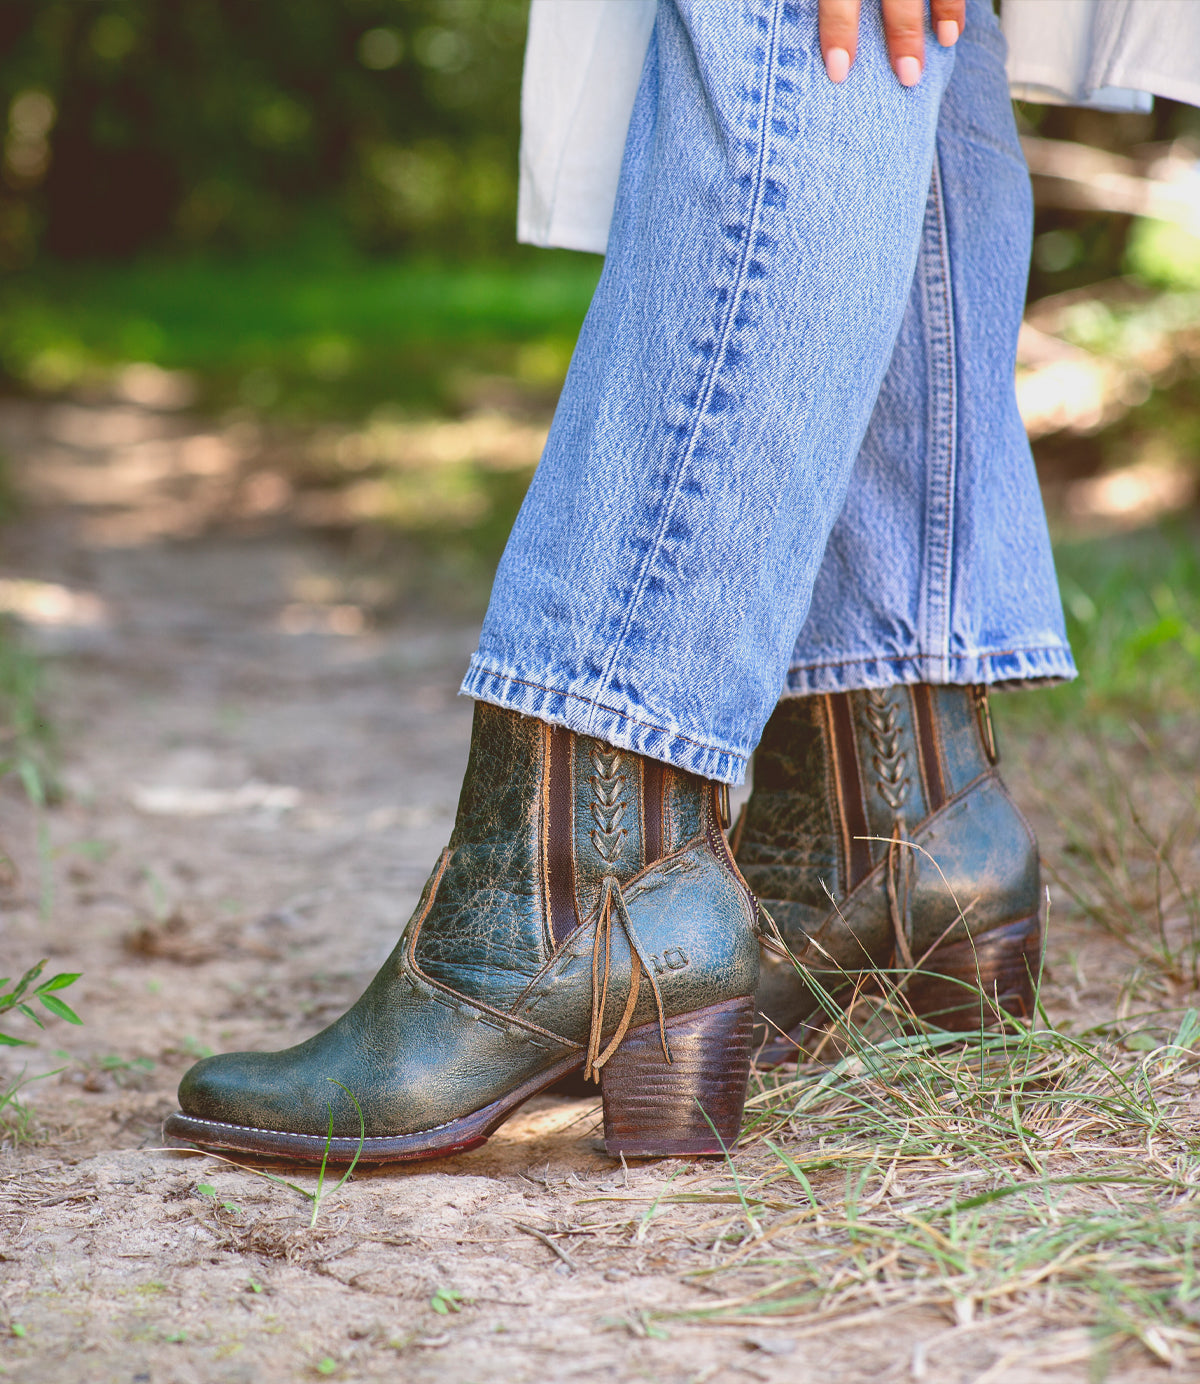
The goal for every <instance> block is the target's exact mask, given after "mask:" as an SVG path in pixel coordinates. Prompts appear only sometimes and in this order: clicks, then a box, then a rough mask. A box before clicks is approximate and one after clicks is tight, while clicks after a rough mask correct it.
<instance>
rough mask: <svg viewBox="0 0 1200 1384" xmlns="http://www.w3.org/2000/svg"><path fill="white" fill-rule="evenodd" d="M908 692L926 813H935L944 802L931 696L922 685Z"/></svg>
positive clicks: (944, 795) (944, 796)
mask: <svg viewBox="0 0 1200 1384" xmlns="http://www.w3.org/2000/svg"><path fill="white" fill-rule="evenodd" d="M909 690H910V691H911V693H912V702H913V715H914V719H915V721H916V724H917V749H918V750H919V751H920V755H921V777H922V779H924V781H925V799H926V802H927V803H928V804H929V806H928V809H927V810H928V811H929V812H936V811H937V810H938V809H939V808H940V807H941V806H942V805H943V803H945V801H946V774H945V770H944V769H943V767H942V755H941V748H940V746H939V744H938V730H937V716H936V714H935V712H934V707H933V692H932V691H931V690H930V688H929V687H928V686H927V685H926V684H925V683H918V684H917V685H916V686H915V687H912V688H910V689H909Z"/></svg>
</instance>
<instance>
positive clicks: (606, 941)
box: [583, 875, 671, 1081]
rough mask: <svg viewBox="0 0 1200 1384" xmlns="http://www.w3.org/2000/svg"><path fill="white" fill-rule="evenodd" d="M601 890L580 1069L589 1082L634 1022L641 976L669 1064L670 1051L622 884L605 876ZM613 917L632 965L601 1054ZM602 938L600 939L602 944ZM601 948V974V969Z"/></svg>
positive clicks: (658, 1001) (663, 1015)
mask: <svg viewBox="0 0 1200 1384" xmlns="http://www.w3.org/2000/svg"><path fill="white" fill-rule="evenodd" d="M602 888H603V892H602V894H601V898H600V913H599V916H598V917H597V919H596V933H595V936H594V937H593V939H592V1026H591V1030H590V1032H589V1033H588V1048H587V1061H586V1062H585V1063H584V1068H583V1075H584V1078H585V1079H590V1080H592V1081H599V1080H600V1068H601V1067H603V1066H604V1064H605V1063H606V1062H607V1061H608V1059H609V1058H610V1057H611V1056H612V1055H613V1053H614V1052H616V1050H617V1049H618V1048H619V1047H620V1045H621V1039H622V1038H624V1037H625V1035H626V1033H628V1031H629V1025H630V1024H631V1023H632V1022H633V1014H634V1010H635V1009H636V1008H637V1002H638V994H639V993H640V991H641V988H642V976H643V975H645V977H646V979H647V980H648V981H649V982H650V988H651V990H653V992H654V1003H655V1005H656V1006H657V1008H658V1036H659V1038H660V1040H661V1042H662V1050H663V1057H665V1058H666V1060H667V1061H668V1062H670V1061H671V1049H670V1047H669V1046H668V1044H667V1025H666V1012H665V1011H664V1009H663V999H662V992H661V991H660V990H659V988H658V981H657V980H655V978H654V968H653V966H651V965H650V962H649V959H648V958H647V956H646V954H645V952H644V950H643V949H642V944H641V942H640V941H639V939H638V936H637V933H636V932H635V931H634V928H633V921H632V919H631V918H630V916H629V910H628V909H627V908H626V907H625V900H624V898H623V897H622V895H621V885H620V883H619V881H618V880H617V878H616V876H615V875H605V876H604V880H603V885H602ZM614 914H615V915H616V918H617V921H618V922H619V923H620V924H621V928H622V930H623V931H624V933H625V937H626V939H627V940H628V942H629V952H630V960H631V962H632V963H633V966H632V974H631V976H630V980H629V994H628V996H627V997H626V1000H625V1010H624V1013H623V1014H622V1015H621V1018H620V1022H619V1023H618V1024H617V1028H616V1032H615V1033H614V1034H613V1036H612V1037H611V1038H610V1039H609V1041H608V1046H607V1047H606V1048H604V1050H603V1051H601V1048H600V1045H601V1042H602V1041H603V1038H602V1034H603V1028H604V1011H605V1008H606V1006H607V1003H608V975H609V969H610V966H611V964H612V931H613V915H614ZM601 938H603V942H602V941H601ZM602 948H603V958H604V968H603V975H602V974H601V966H600V960H601V949H602Z"/></svg>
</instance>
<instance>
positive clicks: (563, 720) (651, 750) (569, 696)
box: [458, 658, 748, 788]
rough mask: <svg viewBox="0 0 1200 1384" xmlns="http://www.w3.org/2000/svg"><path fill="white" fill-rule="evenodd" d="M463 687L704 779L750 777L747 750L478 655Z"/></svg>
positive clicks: (472, 693)
mask: <svg viewBox="0 0 1200 1384" xmlns="http://www.w3.org/2000/svg"><path fill="white" fill-rule="evenodd" d="M458 690H459V694H460V695H461V696H464V697H474V698H475V699H476V700H478V701H481V702H491V703H492V704H493V705H494V706H503V707H507V708H508V710H509V711H518V712H520V713H521V715H522V716H536V717H537V719H538V720H539V721H547V722H549V723H550V724H551V725H554V726H566V727H567V729H568V730H573V731H575V732H576V734H578V735H593V736H595V737H596V738H597V739H598V740H604V741H606V742H607V743H608V744H610V745H617V746H619V747H620V748H621V749H624V750H632V751H633V752H634V753H635V754H644V755H646V756H647V758H649V759H660V760H662V762H663V763H664V764H671V765H673V766H674V767H675V768H676V769H684V770H686V771H687V772H688V773H689V774H698V775H699V776H700V777H701V778H706V779H716V780H717V781H718V782H720V783H727V784H729V785H730V786H731V787H734V788H736V787H737V786H738V785H739V784H741V783H742V782H744V781H745V777H746V767H747V764H748V759H747V757H746V756H745V755H741V754H738V753H736V752H735V751H733V750H729V749H722V748H720V747H719V746H716V745H708V744H705V743H704V742H703V741H700V740H693V739H691V738H689V737H688V736H686V735H683V734H681V733H680V732H679V731H678V730H671V729H669V728H668V727H665V726H659V725H656V724H654V723H653V722H652V721H650V720H649V719H648V718H646V717H644V716H643V715H641V714H639V713H638V712H637V711H636V710H621V709H619V708H617V707H613V706H606V705H603V704H601V703H599V702H597V701H595V700H594V699H593V698H590V697H587V696H585V695H583V694H582V693H576V692H562V691H559V690H558V689H557V688H554V687H547V686H545V685H544V684H542V683H538V682H532V681H530V680H528V679H525V678H519V677H516V676H515V675H513V674H510V673H501V672H498V671H496V670H495V669H492V668H489V667H487V665H486V664H483V663H481V662H479V661H478V659H477V658H472V660H471V665H470V667H469V668H468V669H467V675H466V677H465V678H463V681H462V686H461V687H460V688H459V689H458Z"/></svg>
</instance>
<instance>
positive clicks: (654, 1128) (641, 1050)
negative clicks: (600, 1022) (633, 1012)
mask: <svg viewBox="0 0 1200 1384" xmlns="http://www.w3.org/2000/svg"><path fill="white" fill-rule="evenodd" d="M666 1028H667V1042H668V1044H669V1045H670V1048H671V1057H672V1061H671V1062H669V1063H668V1062H667V1061H666V1060H665V1059H664V1057H663V1051H662V1044H661V1042H660V1040H659V1033H658V1025H657V1024H643V1025H641V1027H640V1028H634V1029H630V1031H629V1033H628V1034H627V1035H626V1036H625V1041H624V1042H623V1043H622V1044H621V1046H620V1047H619V1048H618V1049H617V1051H616V1052H615V1053H613V1055H612V1057H611V1058H610V1059H609V1060H608V1062H607V1063H606V1064H605V1066H604V1067H603V1068H602V1069H601V1073H600V1089H601V1092H602V1093H603V1096H604V1147H605V1148H606V1149H607V1150H608V1152H609V1153H611V1154H613V1155H617V1154H621V1153H623V1154H626V1155H627V1156H629V1157H636V1158H669V1157H672V1156H674V1155H678V1154H720V1153H724V1152H725V1149H730V1148H732V1147H733V1145H734V1144H735V1143H736V1142H737V1137H738V1133H739V1131H740V1130H741V1124H742V1105H743V1103H744V1102H745V1099H746V1082H747V1081H748V1080H749V1076H750V1042H751V1038H752V1036H753V1033H754V1000H753V998H752V997H750V996H746V997H744V998H742V999H737V1000H726V1001H724V1003H722V1004H713V1005H709V1007H708V1008H707V1009H696V1010H693V1011H692V1013H690V1014H681V1015H679V1016H678V1017H677V1018H674V1019H669V1020H668V1021H667V1025H666ZM706 1115H707V1117H708V1118H707V1119H705V1116H706ZM710 1120H711V1121H712V1124H710V1123H709V1121H710ZM714 1126H715V1133H714ZM722 1145H724V1147H722Z"/></svg>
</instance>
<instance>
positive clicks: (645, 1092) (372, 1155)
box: [163, 996, 754, 1167]
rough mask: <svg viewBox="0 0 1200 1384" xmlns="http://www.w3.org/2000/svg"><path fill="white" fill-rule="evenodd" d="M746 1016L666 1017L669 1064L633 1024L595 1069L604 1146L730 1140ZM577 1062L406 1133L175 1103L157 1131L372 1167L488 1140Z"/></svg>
mask: <svg viewBox="0 0 1200 1384" xmlns="http://www.w3.org/2000/svg"><path fill="white" fill-rule="evenodd" d="M753 1025H754V1000H753V998H752V997H749V996H746V997H743V998H740V999H736V1000H726V1001H723V1002H722V1003H720V1004H715V1005H710V1006H708V1007H707V1008H706V1009H700V1010H694V1011H692V1012H691V1013H688V1014H681V1015H678V1016H677V1017H676V1018H674V1019H669V1020H668V1021H667V1024H666V1031H667V1039H668V1042H669V1044H670V1047H671V1049H672V1057H673V1058H674V1059H675V1060H674V1061H673V1062H672V1063H671V1064H670V1065H669V1066H668V1064H667V1063H666V1062H665V1061H664V1060H663V1055H662V1050H661V1047H660V1037H659V1031H658V1025H657V1024H643V1025H641V1026H640V1027H639V1028H634V1029H631V1030H630V1031H629V1033H628V1034H626V1036H625V1039H624V1041H623V1042H622V1043H621V1046H620V1047H619V1048H618V1049H617V1051H616V1052H615V1053H614V1054H613V1056H612V1058H611V1059H610V1061H609V1062H608V1065H607V1066H605V1067H604V1069H603V1070H602V1072H601V1094H602V1095H603V1099H604V1134H605V1138H604V1145H605V1148H606V1150H607V1151H608V1152H609V1153H610V1154H612V1155H613V1156H614V1157H619V1156H620V1155H621V1154H625V1155H626V1156H627V1157H630V1158H664V1157H671V1156H676V1155H687V1156H704V1155H716V1156H719V1155H722V1154H724V1153H725V1152H726V1151H727V1150H728V1149H729V1148H731V1147H732V1146H733V1145H734V1144H735V1143H736V1142H737V1136H738V1133H739V1130H740V1126H741V1117H742V1104H743V1102H744V1100H745V1095H746V1082H747V1079H748V1077H749V1070H750V1040H751V1035H752V1032H753ZM582 1066H583V1058H582V1056H575V1055H573V1056H571V1057H568V1058H564V1059H562V1060H561V1061H559V1062H557V1063H555V1064H554V1065H553V1066H552V1067H548V1068H547V1069H546V1070H545V1071H543V1072H539V1073H538V1075H537V1076H535V1077H531V1078H530V1079H529V1080H528V1081H525V1082H523V1083H522V1084H521V1085H520V1086H516V1087H514V1088H513V1090H511V1091H510V1092H508V1093H507V1094H506V1095H504V1096H501V1097H500V1099H498V1100H495V1101H492V1102H491V1103H490V1104H489V1105H485V1106H482V1107H481V1108H480V1109H479V1110H476V1111H473V1112H472V1113H471V1114H470V1115H463V1116H461V1117H460V1118H459V1119H456V1120H449V1121H447V1122H446V1123H445V1124H442V1125H436V1126H434V1127H433V1128H431V1129H422V1130H417V1131H415V1132H414V1133H412V1134H395V1135H370V1136H367V1137H365V1138H361V1139H360V1138H349V1137H345V1136H341V1135H338V1136H334V1137H333V1138H327V1137H326V1136H324V1135H319V1134H290V1133H288V1132H287V1131H284V1130H275V1129H259V1128H257V1127H255V1126H253V1125H236V1124H225V1123H222V1122H220V1121H217V1120H202V1119H198V1118H197V1117H196V1116H194V1115H185V1114H183V1112H182V1111H180V1112H177V1113H176V1114H174V1115H170V1116H168V1117H167V1119H166V1121H165V1122H164V1124H163V1137H164V1138H165V1139H169V1140H173V1141H175V1142H178V1143H181V1144H191V1145H198V1146H199V1147H201V1148H208V1149H221V1150H225V1151H229V1152H233V1153H242V1154H247V1155H249V1156H251V1157H255V1158H271V1159H283V1160H286V1161H288V1162H294V1163H321V1162H328V1163H331V1164H335V1165H344V1164H348V1163H351V1162H354V1161H355V1159H356V1158H357V1162H358V1164H359V1165H360V1166H364V1167H373V1166H375V1165H378V1164H382V1163H406V1162H415V1161H417V1160H420V1159H430V1158H450V1157H453V1156H454V1155H455V1154H458V1153H466V1152H467V1151H468V1150H470V1149H475V1148H478V1147H479V1146H480V1145H481V1144H484V1143H486V1142H487V1140H488V1137H489V1136H490V1135H492V1134H494V1133H495V1131H496V1130H497V1129H498V1128H499V1127H500V1126H501V1125H502V1124H503V1123H504V1121H505V1120H507V1119H508V1118H509V1117H510V1116H511V1115H513V1114H515V1113H516V1111H517V1110H518V1108H519V1107H520V1106H522V1105H524V1104H525V1102H526V1101H527V1100H530V1099H532V1098H533V1097H534V1096H536V1095H539V1094H540V1093H541V1092H542V1091H545V1090H546V1089H547V1088H548V1087H551V1086H553V1085H555V1083H556V1082H558V1081H560V1080H561V1079H562V1078H563V1077H567V1076H570V1075H571V1074H572V1073H574V1072H578V1071H580V1070H581V1068H582ZM592 1090H593V1091H594V1090H595V1088H594V1087H593V1088H592ZM714 1126H715V1128H714Z"/></svg>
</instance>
